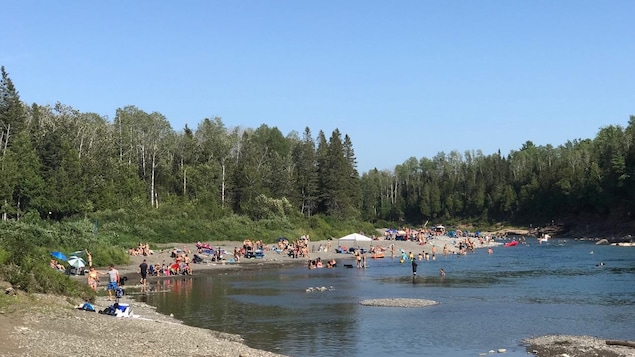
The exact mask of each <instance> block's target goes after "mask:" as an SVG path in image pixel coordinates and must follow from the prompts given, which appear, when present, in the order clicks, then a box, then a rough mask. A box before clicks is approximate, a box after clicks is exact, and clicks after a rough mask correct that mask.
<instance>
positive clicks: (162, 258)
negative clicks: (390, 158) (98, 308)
mask: <svg viewBox="0 0 635 357" xmlns="http://www.w3.org/2000/svg"><path fill="white" fill-rule="evenodd" d="M461 239H464V238H452V237H449V236H436V237H434V238H432V239H431V240H430V241H428V242H427V243H426V244H423V245H421V244H420V243H418V242H413V241H399V240H384V239H383V237H382V238H380V239H378V240H373V241H370V242H357V243H355V242H343V241H342V242H338V240H337V239H332V240H320V241H311V242H310V243H309V257H300V258H293V257H290V256H288V255H287V254H286V253H277V252H275V251H273V250H271V249H266V250H265V251H264V257H263V258H259V259H255V258H252V259H246V258H241V259H239V260H238V262H232V263H230V262H229V258H231V255H232V252H233V250H234V248H235V247H242V242H232V241H217V242H204V243H208V244H210V245H211V246H212V247H214V248H218V247H220V248H221V249H224V250H225V251H226V254H225V258H226V259H225V261H224V262H212V261H211V260H210V259H209V257H208V256H207V255H205V254H198V255H199V256H201V257H202V258H203V259H204V261H203V262H202V263H196V264H191V266H192V268H193V271H194V272H193V273H194V274H196V272H199V271H209V270H225V269H249V268H250V267H253V266H254V265H256V266H267V267H275V266H285V265H292V264H293V265H308V261H309V260H311V259H317V258H318V257H319V258H320V259H321V260H322V261H323V262H326V261H328V260H332V259H334V260H335V261H336V262H338V266H341V265H342V264H350V261H351V260H353V261H354V258H355V257H354V255H353V254H345V253H337V252H336V248H338V246H339V245H340V244H341V245H342V246H345V247H346V248H350V247H360V248H364V249H366V250H370V249H371V248H372V247H375V248H377V247H381V248H383V249H385V251H384V252H383V254H384V257H385V258H390V257H391V251H392V249H391V245H394V257H395V258H398V257H400V256H401V252H402V251H403V252H405V253H406V254H409V253H410V252H412V253H413V254H414V255H415V256H417V255H418V254H419V253H422V254H425V253H428V255H429V256H432V254H433V247H434V249H435V250H436V255H437V256H440V255H441V254H442V252H443V247H444V246H445V247H446V249H447V252H448V254H458V253H459V248H458V247H457V246H456V245H457V243H458V242H459V241H460V240H461ZM471 239H472V240H473V241H474V242H476V248H489V247H492V248H494V247H496V246H499V245H501V244H502V243H500V241H489V242H487V243H486V244H480V243H479V241H478V238H471ZM329 244H330V249H328V250H324V248H326V247H328V246H329ZM272 246H274V244H272V243H270V244H267V248H271V247H272ZM320 247H322V248H323V249H322V250H320ZM173 249H178V250H183V251H186V252H189V253H188V255H189V256H190V257H193V255H194V254H196V253H197V249H196V243H171V244H165V245H161V246H160V248H159V249H156V250H154V251H153V252H152V254H151V255H148V256H143V255H131V256H130V263H129V264H127V265H124V266H116V267H115V268H116V269H117V270H118V271H119V274H120V275H121V276H126V277H127V278H128V279H129V280H130V281H129V283H128V284H130V285H136V284H137V283H138V282H139V279H140V275H139V265H140V264H141V263H142V262H143V261H144V260H145V261H146V263H147V264H159V265H161V264H163V263H166V264H169V263H172V262H173V261H174V259H173V258H171V257H170V254H171V252H172V250H173ZM365 255H366V259H367V260H372V254H370V253H366V254H365ZM344 262H347V263H344ZM94 263H95V266H96V268H97V270H99V271H101V272H105V271H106V270H107V268H108V262H94ZM77 278H84V277H83V276H81V275H80V276H78V277H77ZM159 278H169V276H165V277H163V276H158V277H157V276H154V277H148V281H151V280H152V279H159ZM101 280H102V283H101V286H102V288H103V287H104V286H105V283H104V281H105V277H103V276H102V278H101Z"/></svg>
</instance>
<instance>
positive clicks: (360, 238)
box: [339, 233, 373, 242]
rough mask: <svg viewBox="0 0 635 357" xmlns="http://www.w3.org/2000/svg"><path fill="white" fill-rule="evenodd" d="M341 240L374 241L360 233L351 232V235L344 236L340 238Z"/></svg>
mask: <svg viewBox="0 0 635 357" xmlns="http://www.w3.org/2000/svg"><path fill="white" fill-rule="evenodd" d="M339 240H340V241H348V242H350V241H354V242H372V241H373V239H372V238H369V237H366V236H365V235H361V234H359V233H351V234H349V235H345V236H344V237H342V238H339Z"/></svg>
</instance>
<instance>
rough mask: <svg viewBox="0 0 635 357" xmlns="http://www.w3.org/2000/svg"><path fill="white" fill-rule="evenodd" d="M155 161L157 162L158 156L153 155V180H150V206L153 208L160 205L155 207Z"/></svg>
mask: <svg viewBox="0 0 635 357" xmlns="http://www.w3.org/2000/svg"><path fill="white" fill-rule="evenodd" d="M155 160H156V154H152V174H151V180H150V204H151V205H152V207H153V208H154V207H156V206H158V205H155V202H156V197H155V194H154V171H155V168H154V165H155Z"/></svg>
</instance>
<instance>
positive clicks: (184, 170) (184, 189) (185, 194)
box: [183, 168, 187, 197]
mask: <svg viewBox="0 0 635 357" xmlns="http://www.w3.org/2000/svg"><path fill="white" fill-rule="evenodd" d="M186 196H187V169H185V168H184V169H183V197H186Z"/></svg>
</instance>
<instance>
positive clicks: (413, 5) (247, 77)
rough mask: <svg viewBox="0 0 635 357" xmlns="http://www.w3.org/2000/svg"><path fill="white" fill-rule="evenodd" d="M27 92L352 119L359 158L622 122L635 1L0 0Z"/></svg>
mask: <svg viewBox="0 0 635 357" xmlns="http://www.w3.org/2000/svg"><path fill="white" fill-rule="evenodd" d="M0 11H1V12H2V13H3V15H2V27H3V31H2V32H3V34H2V36H1V37H0V38H1V39H0V65H4V66H5V67H6V70H7V71H8V72H9V76H10V77H11V79H12V80H13V81H14V83H15V85H16V87H17V89H18V90H19V92H20V96H21V99H22V100H23V101H25V102H27V103H29V104H30V103H38V104H41V105H46V104H54V103H55V102H57V101H60V102H62V103H63V104H66V105H70V106H72V107H74V108H76V109H78V110H80V111H82V112H95V113H98V114H101V115H106V116H108V117H109V118H111V120H112V118H113V117H114V115H115V111H116V109H117V108H120V107H124V106H126V105H135V106H137V107H139V108H141V109H142V110H144V111H147V112H153V111H157V112H160V113H162V114H164V115H165V116H166V117H167V118H168V120H169V121H170V123H171V124H172V127H173V128H174V130H176V131H181V130H182V129H183V128H184V126H185V125H186V124H187V125H188V126H189V127H190V128H192V129H195V128H196V127H197V126H198V124H199V123H200V122H201V121H202V120H203V119H204V118H206V117H214V116H220V117H221V118H222V119H223V122H224V123H225V125H226V126H228V127H234V126H242V127H251V128H257V127H258V126H260V125H261V124H263V123H264V124H267V125H268V126H270V127H273V126H276V127H278V128H279V129H280V130H281V131H282V133H283V134H284V135H287V134H288V133H290V132H291V131H297V132H300V133H301V132H302V131H303V130H304V128H305V127H306V126H308V127H309V128H311V130H312V131H313V134H314V136H317V133H318V131H319V130H323V131H324V132H325V134H326V136H327V138H328V137H329V136H330V135H331V132H332V131H333V130H334V129H335V128H339V129H340V131H341V132H342V133H343V134H348V135H349V136H350V137H351V139H352V142H353V147H354V149H355V153H356V156H357V159H358V169H359V171H360V172H366V171H368V170H370V169H372V168H375V167H376V168H378V169H390V170H392V169H394V167H395V165H398V164H401V163H403V162H404V161H405V160H406V159H408V158H409V157H412V156H414V157H416V158H417V159H420V158H422V157H429V158H432V157H433V156H435V155H436V154H437V153H439V152H441V151H444V152H446V153H449V152H450V151H452V150H458V151H459V152H460V153H463V152H464V151H465V150H477V149H481V150H482V151H483V153H484V154H486V155H489V154H492V153H495V152H496V151H497V150H499V149H500V150H501V152H502V153H503V154H508V153H509V151H510V150H518V149H520V147H521V146H522V144H523V143H524V142H525V141H527V140H531V141H533V142H534V143H535V144H537V145H547V144H552V145H554V146H557V145H560V144H563V143H565V142H566V141H567V140H573V139H579V138H582V139H585V138H593V137H595V135H596V134H597V132H598V130H599V129H600V128H601V127H604V126H608V125H622V126H626V124H627V123H628V118H629V116H630V115H634V114H635V26H633V18H634V16H635V1H632V0H626V1H621V0H611V1H584V0H575V1H567V0H558V1H553V0H531V1H530V0H518V1H510V0H500V1H487V0H483V1H472V0H469V1H468V0H466V1H452V0H448V1H445V0H441V1H424V0H416V1H387V0H386V1H373V0H348V1H347V0H344V1H339V0H338V1H335V0H332V1H331V0H320V1H316V0H313V1H311V0H288V1H276V0H273V1H266V0H258V1H248V0H235V1H230V0H226V1H213V0H201V1H195V0H188V1H168V0H164V1H158V0H135V1H122V0H113V1H70V0H59V1H51V0H41V1H32V0H2V1H1V2H0Z"/></svg>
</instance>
